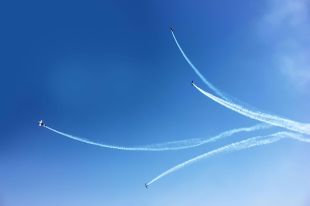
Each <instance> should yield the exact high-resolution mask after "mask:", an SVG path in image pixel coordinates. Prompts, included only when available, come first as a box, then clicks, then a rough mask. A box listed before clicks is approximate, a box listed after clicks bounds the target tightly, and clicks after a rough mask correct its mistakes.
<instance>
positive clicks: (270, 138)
mask: <svg viewBox="0 0 310 206" xmlns="http://www.w3.org/2000/svg"><path fill="white" fill-rule="evenodd" d="M283 138H289V139H294V140H297V141H302V142H306V143H310V140H309V139H306V138H304V137H303V136H302V135H300V134H298V133H293V132H277V133H274V134H271V135H266V136H257V137H252V138H248V139H245V140H242V141H239V142H236V143H232V144H229V145H226V146H224V147H220V148H218V149H215V150H212V151H210V152H207V153H204V154H202V155H199V156H197V157H194V158H192V159H190V160H187V161H185V162H183V163H180V164H178V165H176V166H174V167H172V168H170V169H168V170H166V171H165V172H163V173H161V174H160V175H158V176H157V177H155V178H154V179H152V180H151V181H149V182H148V183H146V184H145V185H146V187H148V186H150V185H151V184H153V183H154V182H156V181H158V180H159V179H161V178H163V177H165V176H166V175H169V174H171V173H173V172H175V171H177V170H179V169H182V168H184V167H186V166H188V165H190V164H192V163H194V162H197V161H199V160H202V159H207V158H210V157H213V156H215V155H218V154H221V153H227V152H233V151H239V150H243V149H249V148H252V147H256V146H261V145H266V144H271V143H274V142H277V141H279V140H281V139H283Z"/></svg>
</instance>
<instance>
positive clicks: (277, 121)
mask: <svg viewBox="0 0 310 206" xmlns="http://www.w3.org/2000/svg"><path fill="white" fill-rule="evenodd" d="M193 86H194V87H195V88H196V89H197V90H198V91H199V92H201V93H202V94H204V95H205V96H207V97H209V98H210V99H212V100H213V101H215V102H217V103H219V104H221V105H222V106H224V107H226V108H228V109H231V110H233V111H235V112H237V113H239V114H242V115H244V116H246V117H249V118H251V119H255V120H258V121H261V122H265V123H268V124H271V125H274V126H278V127H282V128H285V129H288V130H291V131H295V132H299V133H303V134H308V135H309V134H310V124H306V123H300V122H296V121H292V120H289V119H285V118H282V117H278V116H275V115H270V114H266V113H263V112H260V111H251V110H249V109H247V108H244V107H243V106H241V105H237V104H235V103H233V102H230V101H226V100H224V99H221V98H219V97H216V96H214V95H212V94H210V93H208V92H206V91H204V90H203V89H201V88H199V87H198V86H197V85H196V84H194V83H193Z"/></svg>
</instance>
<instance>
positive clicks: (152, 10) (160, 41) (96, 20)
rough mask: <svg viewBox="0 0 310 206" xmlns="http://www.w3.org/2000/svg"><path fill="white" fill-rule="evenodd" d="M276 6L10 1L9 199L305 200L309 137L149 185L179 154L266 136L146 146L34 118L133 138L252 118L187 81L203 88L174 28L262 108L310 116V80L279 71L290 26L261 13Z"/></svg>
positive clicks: (5, 85) (11, 204)
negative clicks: (159, 148)
mask: <svg viewBox="0 0 310 206" xmlns="http://www.w3.org/2000/svg"><path fill="white" fill-rule="evenodd" d="M299 1H301V0H299ZM270 2H272V1H241V0H236V1H225V0H219V1H184V0H181V1H112V0H111V1H84V2H83V1H10V2H6V3H5V2H2V3H1V9H0V10H1V12H0V19H1V20H0V22H1V33H0V36H1V40H0V52H1V58H0V59H1V60H0V71H1V75H0V91H1V101H0V205H1V206H22V205H23V206H24V205H27V206H41V205H45V206H55V205H57V206H71V205H72V206H82V205H88V206H99V205H111V206H112V205H113V206H114V205H136V206H139V205H141V206H146V205H148V206H152V205H154V206H155V205H178V206H183V205H196V206H200V205H213V206H226V205H227V206H228V205H229V206H231V205H238V206H240V205H252V206H258V205H265V206H269V205H270V206H274V205H281V206H308V205H309V204H310V192H309V191H310V176H309V174H310V167H309V157H310V156H309V155H310V145H305V144H302V143H298V142H293V141H289V140H283V141H281V142H279V143H276V144H272V145H268V146H264V147H259V148H254V149H251V150H246V151H240V152H236V153H231V154H226V155H220V156H218V157H215V158H213V159H209V160H205V161H201V162H199V163H196V164H194V165H191V166H190V167H187V168H185V169H183V170H180V171H178V172H176V173H174V174H172V175H169V176H167V177H165V178H163V179H161V180H160V181H158V182H156V183H154V185H152V187H151V188H150V189H149V190H146V189H145V188H144V183H145V182H147V181H149V180H150V179H152V178H153V177H155V176H156V175H158V174H159V173H161V172H162V171H164V170H166V169H168V168H170V167H172V166H174V165H175V164H177V163H180V162H182V161H185V160H187V159H189V158H191V157H194V156H196V155H198V154H201V153H204V152H206V151H209V150H211V149H214V148H217V147H218V146H222V145H225V143H229V142H233V141H234V140H239V139H242V138H246V137H250V136H254V135H257V134H259V133H251V134H244V135H239V136H236V137H232V138H231V139H230V140H225V141H222V142H218V143H216V144H212V145H208V146H204V147H201V148H197V149H193V150H184V151H174V152H162V153H156V152H155V153H144V152H124V151H116V150H109V149H103V148H99V147H94V146H90V145H86V144H82V143H78V142H74V141H72V140H69V139H66V138H64V137H62V136H59V135H56V134H54V133H51V132H50V131H48V130H46V129H43V128H39V127H38V126H37V121H38V120H40V119H44V120H45V121H46V123H47V125H49V126H51V127H54V128H56V129H59V130H62V131H64V132H68V133H71V134H75V135H78V136H81V137H87V138H89V139H92V140H96V141H101V142H105V143H110V144H118V145H128V146H130V145H142V144H150V143H158V142H164V141H172V140H181V139H187V138H194V137H208V136H212V135H216V134H218V133H219V132H222V131H225V130H228V129H232V128H235V127H244V126H250V125H253V124H256V122H255V121H253V120H250V119H247V118H245V117H242V116H240V115H239V114H236V113H234V112H231V111H229V110H227V109H225V108H223V107H221V106H219V105H217V104H216V103H214V102H211V101H210V100H209V99H207V98H205V97H204V96H202V95H201V94H199V93H198V92H197V91H195V90H194V89H193V87H191V86H190V82H191V80H194V81H195V82H197V84H198V85H200V86H202V87H204V85H203V84H202V82H201V81H199V79H198V78H197V77H196V76H195V74H194V72H193V71H192V70H191V69H190V67H189V66H188V65H187V63H186V62H185V60H184V59H183V58H182V56H181V54H180V53H179V51H178V50H177V47H176V45H175V44H174V42H173V39H172V37H171V34H170V31H169V26H170V25H173V26H174V28H175V32H176V36H177V38H178V39H179V41H180V43H181V45H182V46H183V47H184V50H185V52H187V53H188V55H189V57H190V58H191V59H192V60H193V62H194V63H195V64H196V65H197V67H199V68H201V72H202V73H203V74H204V75H205V76H206V77H207V78H208V79H209V80H210V81H211V82H212V83H213V84H214V85H216V86H217V87H219V88H220V89H221V90H223V91H225V92H226V93H228V94H230V95H232V96H234V97H237V98H238V99H240V100H241V101H242V102H246V103H247V104H249V105H251V106H253V107H255V108H261V109H262V110H263V111H268V112H271V113H274V114H278V115H281V116H285V117H289V118H291V119H294V120H298V121H302V122H310V118H309V114H310V108H309V100H310V94H309V90H307V89H308V88H309V84H308V82H307V79H305V80H304V81H305V83H304V84H303V85H301V86H294V85H296V84H297V83H298V82H299V80H298V79H297V81H295V82H294V79H296V78H289V77H288V76H287V75H286V74H284V73H283V72H281V70H279V69H277V67H279V66H278V64H277V57H275V54H278V53H279V51H282V50H281V46H279V44H280V45H282V44H281V41H280V42H278V41H277V40H280V39H281V37H283V35H284V34H288V33H289V32H287V31H286V29H285V28H286V27H284V28H283V29H279V31H274V33H272V34H270V33H268V32H270V28H272V26H271V27H270V28H268V24H267V26H266V25H264V21H263V20H262V19H263V18H264V16H265V14H266V13H268V12H270V8H273V4H271V3H270ZM285 2H286V3H287V2H290V1H287V0H286V1H285ZM305 2H308V1H305ZM283 4H284V3H283ZM306 5H307V6H308V5H309V4H307V3H306ZM307 11H308V10H307ZM306 19H307V20H309V19H308V17H306ZM262 22H263V23H262ZM284 22H286V21H284ZM307 22H309V21H306V25H307V26H309V25H308V24H307ZM304 23H305V22H304ZM304 28H305V29H306V31H304V30H302V29H301V30H302V31H304V32H305V33H304V34H306V33H307V31H308V30H307V27H304ZM265 31H267V32H265ZM290 31H293V30H292V29H290ZM289 34H290V35H295V34H294V33H292V34H291V33H289ZM298 35H301V34H300V32H298ZM294 37H296V36H294ZM288 39H289V37H288ZM295 39H297V40H298V41H299V40H300V39H301V38H299V36H297V37H296V38H295ZM305 42H306V43H303V44H302V46H303V48H302V49H303V50H305V51H306V53H305V54H304V55H306V57H307V55H309V53H307V51H308V50H307V49H309V48H310V46H309V45H310V44H308V42H307V41H306V40H305ZM275 48H278V49H275ZM294 48H295V47H294ZM288 50H289V49H288ZM308 57H309V58H310V56H308ZM307 68H308V67H306V74H305V75H302V76H306V75H308V74H309V73H308V72H309V70H307ZM296 69H298V68H296ZM293 71H295V70H293ZM293 73H294V72H293ZM292 79H293V80H292ZM296 82H297V83H296ZM204 88H206V87H204ZM265 133H267V132H266V131H265Z"/></svg>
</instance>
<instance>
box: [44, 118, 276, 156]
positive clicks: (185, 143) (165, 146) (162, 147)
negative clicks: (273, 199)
mask: <svg viewBox="0 0 310 206" xmlns="http://www.w3.org/2000/svg"><path fill="white" fill-rule="evenodd" d="M43 127H45V128H46V129H48V130H50V131H52V132H55V133H57V134H60V135H62V136H64V137H68V138H70V139H73V140H76V141H79V142H83V143H86V144H90V145H94V146H98V147H104V148H109V149H117V150H127V151H150V152H156V151H169V150H181V149H188V148H193V147H198V146H201V145H204V144H207V143H211V142H215V141H217V140H219V139H223V138H225V137H229V136H232V135H234V134H237V133H240V132H252V131H255V130H260V129H267V128H270V127H271V126H270V125H266V124H257V125H255V126H252V127H243V128H238V129H232V130H228V131H225V132H222V133H220V134H218V135H216V136H213V137H211V138H200V139H199V138H196V139H188V140H180V141H173V142H165V143H158V144H151V145H145V146H139V147H124V146H118V145H109V144H103V143H99V142H94V141H91V140H88V139H85V138H81V137H77V136H74V135H70V134H67V133H64V132H60V131H58V130H56V129H53V128H51V127H48V126H43Z"/></svg>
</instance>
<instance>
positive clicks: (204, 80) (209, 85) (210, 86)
mask: <svg viewBox="0 0 310 206" xmlns="http://www.w3.org/2000/svg"><path fill="white" fill-rule="evenodd" d="M171 34H172V36H173V39H174V42H175V43H176V45H177V46H178V48H179V50H180V52H181V53H182V55H183V57H184V59H185V60H186V61H187V63H188V64H189V65H190V67H191V68H192V69H193V70H194V72H195V73H196V74H197V75H198V76H199V78H200V79H201V80H202V81H203V82H204V83H205V84H206V85H207V86H208V87H209V88H210V89H211V90H213V91H214V92H215V93H216V94H217V95H219V96H220V97H222V98H223V99H226V100H228V98H227V97H226V95H224V94H223V93H222V92H221V91H220V90H219V89H217V88H216V87H215V86H213V84H211V83H210V82H209V81H208V80H207V79H206V78H205V77H204V76H203V75H202V74H201V73H200V71H199V70H198V69H197V68H196V67H195V65H194V64H193V63H192V62H191V60H190V59H189V58H188V57H187V56H186V54H185V53H184V51H183V49H182V47H181V46H180V44H179V42H178V40H177V38H176V37H175V35H174V32H173V30H172V29H171Z"/></svg>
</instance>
